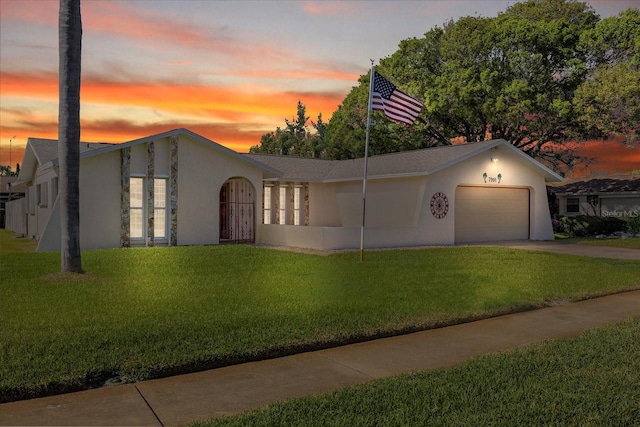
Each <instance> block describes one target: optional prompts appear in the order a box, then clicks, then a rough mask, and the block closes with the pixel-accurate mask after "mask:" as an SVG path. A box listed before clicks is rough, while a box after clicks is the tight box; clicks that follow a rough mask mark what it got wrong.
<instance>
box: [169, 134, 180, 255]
mask: <svg viewBox="0 0 640 427" xmlns="http://www.w3.org/2000/svg"><path fill="white" fill-rule="evenodd" d="M169 187H170V188H169V191H170V202H169V203H170V209H171V219H170V221H171V224H170V229H171V231H170V232H169V245H171V246H177V245H178V137H177V136H172V137H171V176H170V177H169Z"/></svg>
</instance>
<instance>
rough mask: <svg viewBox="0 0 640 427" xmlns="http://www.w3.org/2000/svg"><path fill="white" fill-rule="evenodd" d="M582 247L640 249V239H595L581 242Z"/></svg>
mask: <svg viewBox="0 0 640 427" xmlns="http://www.w3.org/2000/svg"><path fill="white" fill-rule="evenodd" d="M578 244H580V245H596V246H614V247H617V248H628V249H640V237H633V238H628V239H594V240H591V239H589V240H584V241H582V242H579V243H578Z"/></svg>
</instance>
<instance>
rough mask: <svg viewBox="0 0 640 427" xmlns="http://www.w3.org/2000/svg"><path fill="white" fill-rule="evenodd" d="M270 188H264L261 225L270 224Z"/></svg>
mask: <svg viewBox="0 0 640 427" xmlns="http://www.w3.org/2000/svg"><path fill="white" fill-rule="evenodd" d="M272 188H273V187H271V186H265V187H264V200H263V202H264V210H263V219H262V221H263V223H264V224H271V189H272Z"/></svg>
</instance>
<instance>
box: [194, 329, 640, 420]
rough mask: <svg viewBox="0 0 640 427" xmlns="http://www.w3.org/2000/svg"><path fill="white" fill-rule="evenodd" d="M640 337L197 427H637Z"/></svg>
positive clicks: (494, 360) (617, 336)
mask: <svg viewBox="0 0 640 427" xmlns="http://www.w3.org/2000/svg"><path fill="white" fill-rule="evenodd" d="M638 336H640V318H636V319H633V320H631V321H629V322H625V323H621V324H618V325H615V326H611V327H606V328H602V329H596V330H592V331H588V332H586V333H584V334H583V335H582V336H580V337H578V338H575V339H565V340H558V341H553V342H547V343H543V344H538V345H534V346H529V347H527V348H521V349H517V350H511V351H508V352H504V353H500V354H494V355H489V356H483V357H479V358H475V359H472V360H471V361H469V362H467V363H465V364H463V365H461V366H460V367H457V368H452V369H446V370H436V371H426V372H421V373H415V374H411V375H402V376H399V377H395V378H391V379H385V380H377V381H374V382H370V383H367V384H363V385H359V386H354V387H350V388H347V389H343V390H340V391H337V392H333V393H329V394H323V395H319V396H312V397H306V398H300V399H295V400H291V401H287V402H284V403H278V404H274V405H271V406H269V407H267V408H266V409H262V410H256V411H251V412H248V413H245V414H241V415H238V416H234V417H228V418H222V419H217V420H211V421H209V422H204V423H196V424H192V426H193V427H205V426H206V427H221V426H243V427H245V426H275V425H278V426H310V427H312V426H345V425H349V426H354V427H356V426H376V427H377V426H401V425H402V426H424V425H430V426H514V425H532V426H534V425H536V426H538V425H540V426H542V425H545V426H569V425H579V426H639V425H640V403H639V402H640V387H638V384H640V340H639V339H638Z"/></svg>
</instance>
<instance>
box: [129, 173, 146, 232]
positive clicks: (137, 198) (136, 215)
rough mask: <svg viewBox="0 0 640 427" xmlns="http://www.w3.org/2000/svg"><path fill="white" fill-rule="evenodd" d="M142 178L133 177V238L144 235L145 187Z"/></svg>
mask: <svg viewBox="0 0 640 427" xmlns="http://www.w3.org/2000/svg"><path fill="white" fill-rule="evenodd" d="M143 181H144V180H143V179H142V178H131V179H130V181H129V184H130V193H129V218H130V227H131V231H130V233H131V238H132V239H142V238H143V237H144V234H143V233H144V227H143V224H144V223H143V218H144V203H143V200H144V197H143V194H144V191H143V189H144V187H143Z"/></svg>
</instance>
